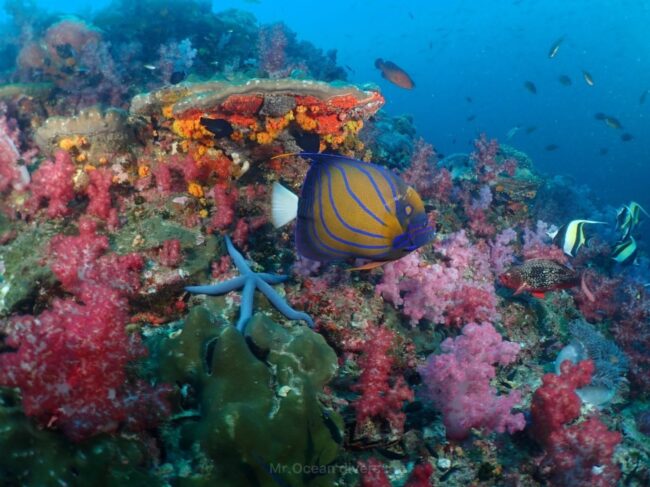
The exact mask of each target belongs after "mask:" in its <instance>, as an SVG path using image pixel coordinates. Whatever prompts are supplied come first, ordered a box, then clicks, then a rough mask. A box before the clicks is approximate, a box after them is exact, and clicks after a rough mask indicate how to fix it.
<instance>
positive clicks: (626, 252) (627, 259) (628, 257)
mask: <svg viewBox="0 0 650 487" xmlns="http://www.w3.org/2000/svg"><path fill="white" fill-rule="evenodd" d="M637 251H638V247H637V245H636V240H635V239H634V237H633V236H632V235H629V236H628V237H627V238H626V239H624V240H622V241H620V242H618V243H617V244H616V246H615V247H614V250H612V259H614V260H615V261H616V262H618V263H619V264H621V265H629V264H633V263H634V261H635V260H636V254H637Z"/></svg>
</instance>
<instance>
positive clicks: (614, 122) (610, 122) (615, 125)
mask: <svg viewBox="0 0 650 487" xmlns="http://www.w3.org/2000/svg"><path fill="white" fill-rule="evenodd" d="M603 121H604V122H605V124H607V126H608V127H609V128H611V129H616V130H619V129H621V128H623V124H621V122H620V121H619V119H618V118H616V117H612V116H611V115H606V116H605V118H604V119H603Z"/></svg>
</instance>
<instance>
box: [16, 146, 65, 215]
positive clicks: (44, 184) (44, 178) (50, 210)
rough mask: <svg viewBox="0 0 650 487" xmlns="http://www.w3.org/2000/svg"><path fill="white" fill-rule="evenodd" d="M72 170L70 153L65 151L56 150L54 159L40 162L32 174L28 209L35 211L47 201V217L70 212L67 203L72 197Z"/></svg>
mask: <svg viewBox="0 0 650 487" xmlns="http://www.w3.org/2000/svg"><path fill="white" fill-rule="evenodd" d="M74 172H75V166H74V164H73V163H72V159H71V158H70V154H68V153H67V152H65V151H58V152H57V153H56V154H55V157H54V161H45V162H44V163H42V164H41V165H40V167H39V168H38V169H37V170H36V172H35V173H34V174H33V175H32V184H31V185H30V189H31V192H32V196H31V198H30V200H29V202H28V204H27V207H28V209H29V210H30V211H31V212H32V213H35V212H36V211H37V210H38V209H39V208H40V207H41V205H42V204H43V203H47V216H48V217H50V218H57V217H62V216H66V215H67V214H68V213H69V212H70V210H69V208H68V203H69V202H70V200H71V199H72V198H74V183H73V181H72V177H73V175H74Z"/></svg>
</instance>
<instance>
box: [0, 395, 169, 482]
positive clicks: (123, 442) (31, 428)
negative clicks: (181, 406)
mask: <svg viewBox="0 0 650 487" xmlns="http://www.w3.org/2000/svg"><path fill="white" fill-rule="evenodd" d="M18 403H19V400H18V398H17V397H16V396H15V394H14V393H13V392H12V391H11V390H9V389H0V451H1V452H2V455H0V485H3V486H14V485H15V486H18V485H20V486H23V485H24V486H27V485H29V486H32V485H33V486H49V485H60V486H66V485H81V484H80V482H81V481H83V485H96V486H100V485H101V486H107V487H108V486H110V487H113V486H115V487H118V486H125V485H129V486H143V487H144V486H153V485H159V482H158V481H157V479H156V478H155V477H154V476H153V474H152V473H151V471H150V470H149V469H150V467H151V465H150V463H151V462H150V460H149V458H150V454H149V448H148V447H147V445H145V443H144V442H142V441H139V440H137V439H135V438H125V437H121V436H108V435H101V436H98V437H96V438H93V439H92V440H89V441H86V442H83V443H80V444H74V443H70V442H68V441H66V439H65V437H64V436H62V435H60V434H58V433H56V432H53V431H48V430H43V429H40V428H39V427H37V426H35V425H34V423H32V422H31V421H30V420H29V419H27V418H26V417H25V415H24V414H23V412H22V410H21V408H20V407H19V406H18Z"/></svg>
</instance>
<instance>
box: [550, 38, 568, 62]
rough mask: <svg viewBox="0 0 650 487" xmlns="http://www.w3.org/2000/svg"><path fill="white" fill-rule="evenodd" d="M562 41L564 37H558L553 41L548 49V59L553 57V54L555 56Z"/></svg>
mask: <svg viewBox="0 0 650 487" xmlns="http://www.w3.org/2000/svg"><path fill="white" fill-rule="evenodd" d="M562 41H564V37H560V38H559V39H558V40H557V41H555V42H554V43H553V45H552V46H551V48H550V49H549V50H548V57H549V59H553V58H554V57H555V56H557V53H558V51H559V50H560V46H561V45H562Z"/></svg>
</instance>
